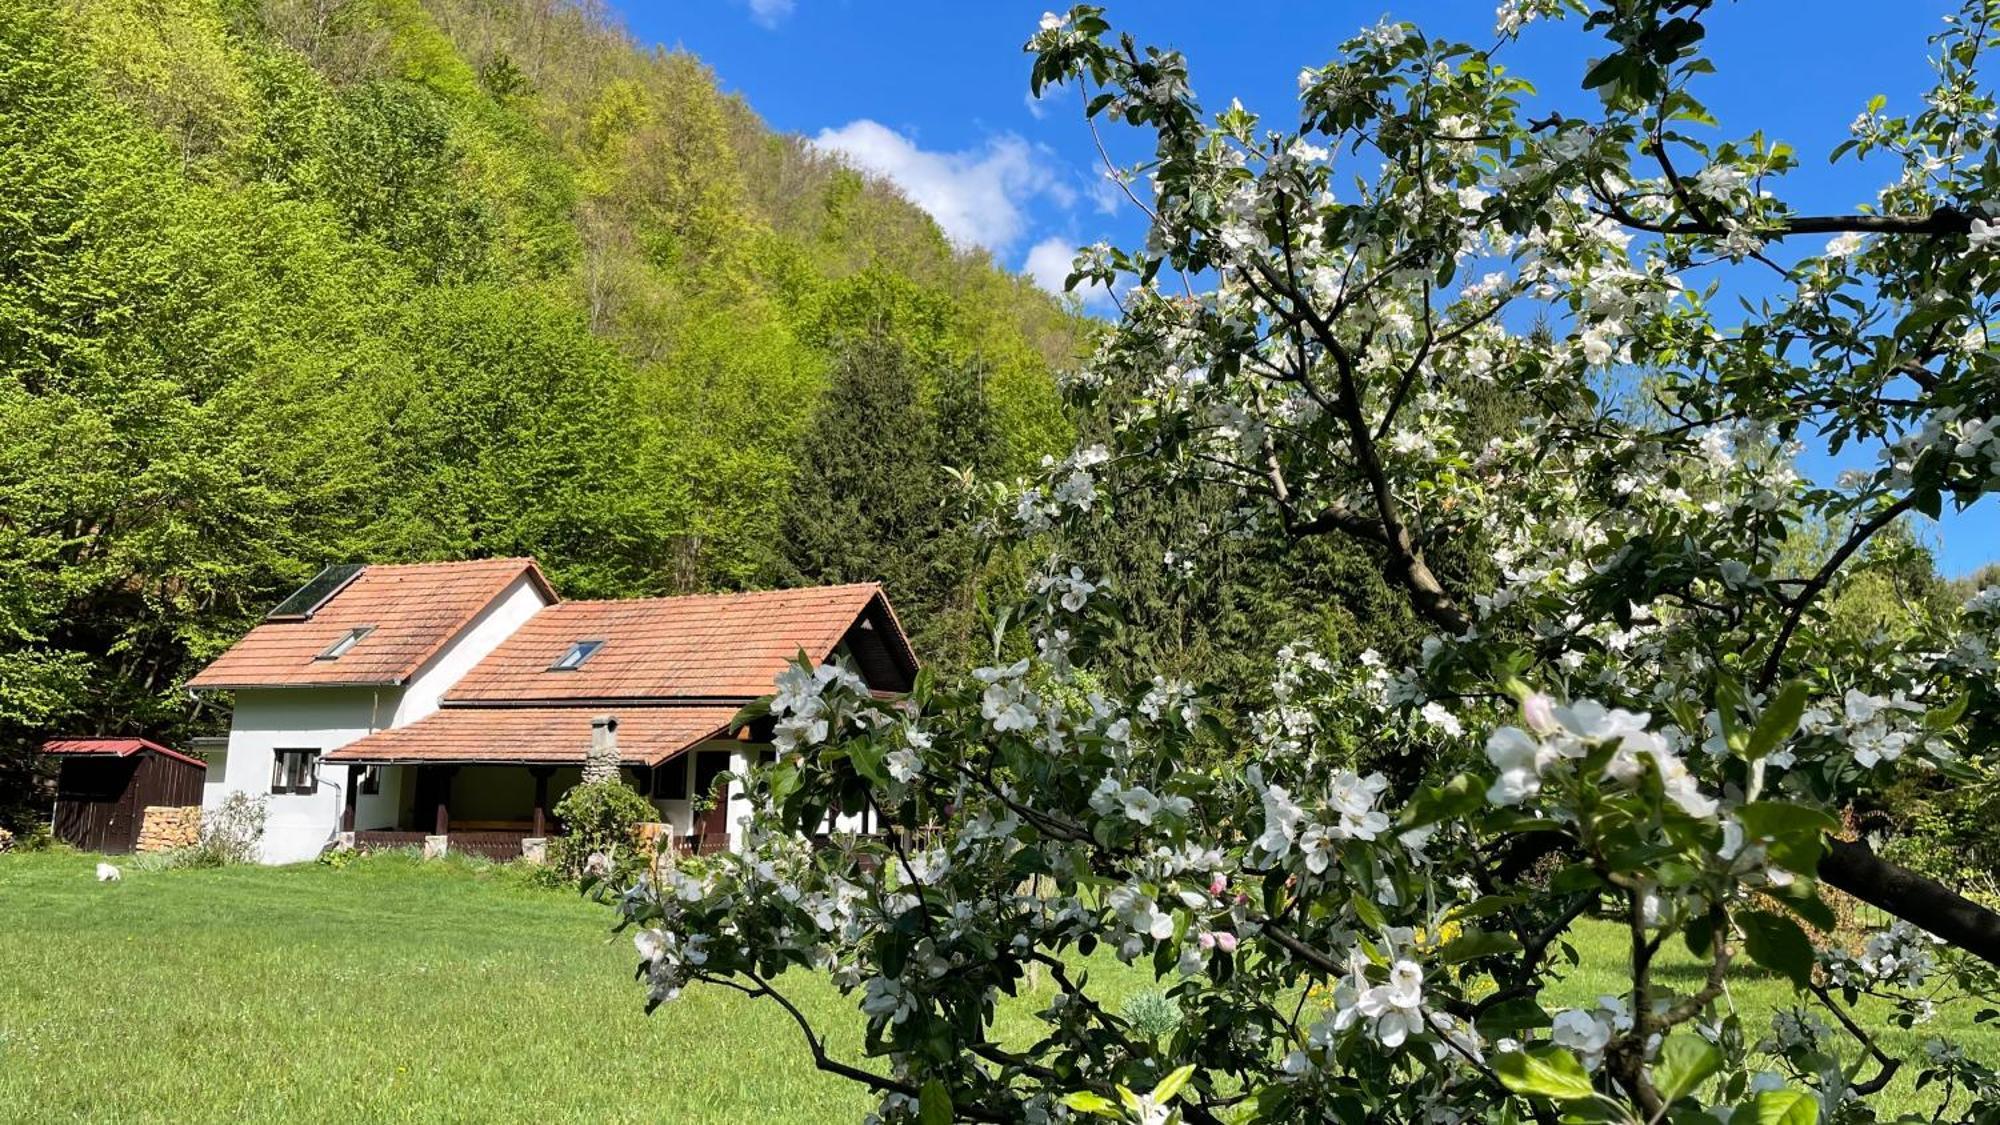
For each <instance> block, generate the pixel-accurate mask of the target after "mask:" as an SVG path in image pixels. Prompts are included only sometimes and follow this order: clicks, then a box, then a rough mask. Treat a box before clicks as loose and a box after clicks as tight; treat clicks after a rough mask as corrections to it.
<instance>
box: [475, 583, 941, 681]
mask: <svg viewBox="0 0 2000 1125" xmlns="http://www.w3.org/2000/svg"><path fill="white" fill-rule="evenodd" d="M878 602H879V604H880V607H881V609H880V612H879V613H876V614H871V615H870V620H871V621H879V622H881V624H880V626H879V627H878V631H879V632H881V633H883V634H884V640H885V643H887V644H888V645H889V646H890V648H891V650H892V651H894V652H895V653H896V654H897V655H898V658H899V659H900V660H902V661H904V662H905V663H906V665H907V667H908V668H910V669H912V670H914V668H915V666H916V660H915V657H914V656H912V655H911V653H910V647H909V641H908V639H907V638H905V637H904V635H903V631H902V629H901V628H900V627H899V626H898V625H897V624H896V620H895V615H894V613H893V612H892V611H891V610H890V609H889V606H888V601H887V599H884V598H883V597H882V588H881V587H880V586H879V585H877V584H875V583H872V582H871V583H864V584H860V585H851V586H819V587H812V588H807V589H797V590H762V591H757V592H754V593H746V594H716V595H697V596H692V597H677V598H642V599H632V600H627V601H601V602H565V603H563V604H561V605H555V606H550V607H549V608H547V609H545V610H543V611H542V612H540V613H538V614H536V615H535V616H534V617H532V618H530V619H529V620H528V621H527V622H526V623H525V624H523V625H522V626H521V627H520V628H519V629H518V630H516V631H515V632H514V635H513V636H511V637H509V638H507V640H505V641H503V642H502V643H501V645H500V647H499V648H497V649H495V650H494V651H493V653H492V655H490V656H488V657H487V658H486V659H485V660H483V661H481V662H480V663H479V665H478V667H476V668H474V669H473V670H472V671H470V672H468V673H466V675H465V678H464V679H461V680H460V681H459V682H458V684H457V685H456V686H454V687H452V688H451V689H450V690H449V691H448V692H447V693H446V695H445V700H446V702H447V703H487V702H524V701H541V700H548V701H561V700H571V701H576V700H621V699H644V700H676V699H678V700H698V699H739V700H748V699H752V698H755V697H757V696H761V695H768V694H770V692H771V685H772V681H773V680H774V679H775V678H776V677H777V674H778V673H779V672H780V671H782V670H783V669H784V667H785V665H786V664H787V663H788V662H790V661H791V660H792V659H793V657H795V656H797V655H798V652H799V650H800V649H804V650H805V651H806V653H807V654H808V655H809V656H810V657H811V658H812V659H814V660H824V659H826V657H827V656H828V655H829V654H831V653H832V652H833V650H834V648H835V647H836V646H837V645H839V644H840V641H841V638H843V637H844V636H846V635H847V632H848V630H850V629H852V628H854V626H855V625H856V623H857V622H858V621H859V620H860V619H861V618H862V616H863V615H864V614H868V613H869V610H870V607H871V606H873V605H875V604H877V603H878ZM587 640H601V641H603V642H604V644H603V647H601V648H599V649H598V650H597V651H596V652H595V653H594V654H592V655H591V656H590V658H589V659H588V660H586V661H585V662H584V663H583V666H582V667H580V668H577V669H575V670H573V671H561V672H552V671H550V670H549V666H550V665H551V664H554V663H555V662H556V661H557V660H559V659H561V657H562V656H563V654H564V653H565V652H567V651H569V648H570V646H571V645H573V644H574V643H576V642H577V641H587Z"/></svg>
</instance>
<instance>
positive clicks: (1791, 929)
mask: <svg viewBox="0 0 2000 1125" xmlns="http://www.w3.org/2000/svg"><path fill="white" fill-rule="evenodd" d="M1736 924H1737V925H1738V926H1740V927H1742V929H1743V948H1744V950H1745V951H1747V952H1748V953H1749V954H1750V959H1751V960H1752V961H1755V962H1757V963H1758V964H1759V965H1762V966H1764V967H1765V968H1767V969H1770V970H1771V971H1773V972H1775V973H1779V974H1781V975H1783V976H1784V977H1785V978H1786V979H1788V980H1790V981H1791V982H1792V983H1793V984H1794V985H1796V986H1798V987H1799V988H1804V987H1805V986H1806V985H1807V984H1810V983H1811V982H1812V969H1813V948H1812V941H1811V940H1810V939H1808V938H1807V937H1806V932H1805V931H1804V930H1802V929H1800V928H1799V924H1798V923H1797V922H1794V921H1792V920H1791V919H1790V918H1787V917H1785V916H1784V915H1782V914H1772V913H1770V912H1769V911H1764V910H1751V911H1748V912H1746V913H1744V914H1742V915H1739V916H1738V917H1737V919H1736Z"/></svg>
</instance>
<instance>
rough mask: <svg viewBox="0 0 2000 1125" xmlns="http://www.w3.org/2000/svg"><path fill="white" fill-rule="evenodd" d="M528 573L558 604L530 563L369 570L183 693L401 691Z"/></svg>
mask: <svg viewBox="0 0 2000 1125" xmlns="http://www.w3.org/2000/svg"><path fill="white" fill-rule="evenodd" d="M524 573H525V574H527V575H528V576H529V578H530V580H531V581H532V582H534V583H535V584H536V585H537V586H538V587H540V588H541V591H542V594H543V596H544V597H545V598H547V599H548V600H550V601H554V600H555V592H554V591H553V590H552V589H550V587H549V584H548V580H547V579H546V578H544V577H542V572H541V570H540V568H538V567H537V566H536V565H535V561H534V560H533V559H482V560H479V561H476V562H445V563H413V564H405V565H388V566H373V565H371V566H369V567H368V569H366V570H364V571H362V572H361V575H360V576H359V577H358V578H356V579H354V581H353V582H351V583H349V584H348V585H347V586H346V588H344V589H342V590H341V591H340V592H339V593H337V594H335V595H334V596H333V598H332V599H331V600H329V601H328V602H327V603H326V604H325V605H324V606H322V607H321V608H320V609H319V611H318V612H317V613H315V614H313V616H312V618H311V619H310V620H306V621H266V622H264V623H263V624H261V625H259V626H257V627H256V628H255V629H252V630H250V633H249V635H248V636H246V637H244V638H243V639H242V640H240V641H238V642H236V645H235V646H234V647H232V648H231V649H230V650H229V651H228V652H225V653H223V654H222V655H221V656H220V657H217V658H216V660H215V662H214V663H212V664H210V665H209V666H208V667H206V668H204V669H202V670H201V672H200V673H198V674H197V675H196V676H195V677H194V678H193V679H191V680H189V681H188V684H187V686H188V687H189V688H192V689H195V690H221V689H228V688H242V687H294V686H307V685H317V686H333V685H342V684H348V685H389V684H400V683H402V682H403V681H405V680H407V679H408V678H409V677H410V676H411V675H413V674H414V673H415V672H416V671H417V669H418V668H421V667H423V665H424V662H425V661H427V660H429V659H430V658H431V656H432V655H434V654H435V653H436V652H437V651H438V649H440V648H442V647H444V645H445V643H446V642H447V641H449V640H451V639H452V638H453V637H454V636H457V635H458V633H459V632H460V631H462V630H463V629H464V628H465V627H466V626H467V625H469V624H471V623H472V619H473V618H474V617H476V616H478V614H479V611H480V610H482V609H485V608H486V607H487V605H489V604H490V603H491V602H492V601H493V599H494V598H496V597H499V596H500V593H501V592H502V591H503V590H505V589H506V588H507V587H508V586H509V585H511V584H512V583H513V582H514V580H515V579H517V578H519V577H520V576H521V575H522V574H524ZM363 626H373V627H374V631H373V632H371V633H369V634H368V635H367V636H365V637H363V638H362V639H361V640H360V641H359V642H358V643H356V644H355V646H354V647H353V648H352V649H350V650H348V651H347V653H346V654H344V655H342V656H341V657H340V658H339V659H336V660H317V659H315V657H317V656H318V655H319V654H320V653H321V652H322V651H324V650H325V649H326V647H327V646H328V645H331V644H333V643H334V642H335V641H337V640H339V639H340V638H341V637H342V636H345V635H346V634H347V633H348V632H350V631H352V630H354V629H358V628H361V627H363Z"/></svg>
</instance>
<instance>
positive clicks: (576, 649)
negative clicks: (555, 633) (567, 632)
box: [548, 641, 604, 672]
mask: <svg viewBox="0 0 2000 1125" xmlns="http://www.w3.org/2000/svg"><path fill="white" fill-rule="evenodd" d="M603 647H604V642H603V641H577V642H575V643H574V644H571V645H570V646H569V651H568V652H565V653H563V654H562V659H560V660H558V661H556V662H555V663H554V664H551V665H549V668H548V670H549V671H551V672H574V671H576V670H577V669H578V668H581V667H583V662H584V661H586V660H589V659H590V658H591V657H592V656H595V655H596V654H597V650H598V649H600V648H603Z"/></svg>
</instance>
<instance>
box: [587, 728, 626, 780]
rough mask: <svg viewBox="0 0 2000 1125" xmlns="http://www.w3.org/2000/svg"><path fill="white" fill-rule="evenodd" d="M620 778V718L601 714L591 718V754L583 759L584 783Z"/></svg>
mask: <svg viewBox="0 0 2000 1125" xmlns="http://www.w3.org/2000/svg"><path fill="white" fill-rule="evenodd" d="M616 780H618V720H617V719H616V718H614V717H613V716H610V715H599V716H597V717H596V718H594V719H592V720H590V754H589V755H588V756H587V757H585V758H584V760H583V783H584V784H585V785H589V784H590V783H591V782H593V781H616Z"/></svg>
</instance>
